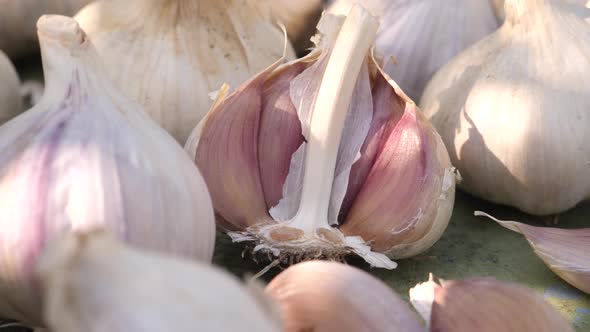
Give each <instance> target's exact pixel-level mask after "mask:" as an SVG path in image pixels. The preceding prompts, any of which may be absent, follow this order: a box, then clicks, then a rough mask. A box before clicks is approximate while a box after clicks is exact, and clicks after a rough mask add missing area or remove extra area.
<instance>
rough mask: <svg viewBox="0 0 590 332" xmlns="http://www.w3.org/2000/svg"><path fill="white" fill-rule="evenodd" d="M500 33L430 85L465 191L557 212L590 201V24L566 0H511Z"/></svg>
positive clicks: (429, 110) (430, 103)
mask: <svg viewBox="0 0 590 332" xmlns="http://www.w3.org/2000/svg"><path fill="white" fill-rule="evenodd" d="M505 8H506V13H507V18H506V21H505V23H504V25H503V26H502V27H501V28H500V29H499V30H498V31H497V32H495V33H494V34H492V35H491V36H489V37H488V38H486V39H484V40H482V41H481V42H479V43H478V44H476V45H474V46H473V47H471V48H469V49H467V50H465V51H464V52H463V53H461V54H460V55H458V56H457V57H456V58H454V59H453V60H452V61H451V62H450V63H448V64H447V65H446V66H444V67H443V68H442V69H441V70H440V71H439V72H438V73H437V74H436V75H435V76H434V78H433V79H432V81H431V82H430V83H429V85H428V87H427V89H426V90H425V92H424V96H423V97H422V100H421V103H420V108H421V109H422V110H423V111H424V113H425V114H426V115H427V116H428V117H429V118H430V119H431V121H432V123H433V124H434V125H435V126H436V128H437V129H438V131H439V133H440V135H441V136H442V138H443V140H444V142H445V145H446V146H447V149H448V150H449V154H450V156H451V160H452V163H453V165H455V166H456V167H457V168H458V169H459V171H460V172H461V175H462V176H463V181H462V182H461V184H460V187H461V188H463V189H464V190H466V191H468V192H470V193H472V194H475V195H477V196H479V197H482V198H485V199H487V200H490V201H492V202H496V203H500V204H507V205H511V206H514V207H517V208H519V209H521V210H522V211H525V212H527V213H530V214H535V215H548V214H554V213H559V212H562V211H565V210H567V209H570V208H572V207H574V206H575V205H576V204H578V203H579V202H580V201H582V200H585V199H587V198H588V197H589V196H590V166H589V165H590V144H588V142H590V130H588V128H589V127H590V111H589V110H590V98H589V96H590V81H589V76H588V75H587V73H588V72H590V62H588V58H589V57H590V25H589V24H588V23H587V22H586V21H585V20H584V17H583V16H580V9H582V10H584V9H583V8H582V7H577V6H572V5H569V4H566V3H565V2H562V1H561V0H510V2H507V3H506V7H505Z"/></svg>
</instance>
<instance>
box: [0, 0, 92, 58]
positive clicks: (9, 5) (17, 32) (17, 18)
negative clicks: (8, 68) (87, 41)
mask: <svg viewBox="0 0 590 332" xmlns="http://www.w3.org/2000/svg"><path fill="white" fill-rule="evenodd" d="M88 3H90V0H16V1H15V0H0V8H2V9H1V10H0V50H2V51H4V52H5V53H6V54H7V55H8V56H9V57H10V58H12V59H16V58H21V57H26V56H28V55H33V54H36V53H38V52H39V43H38V41H37V29H36V28H35V23H36V22H37V20H38V19H39V17H40V16H41V15H43V14H61V15H74V14H75V13H76V12H77V11H78V10H79V9H80V8H82V7H83V6H84V5H86V4H88Z"/></svg>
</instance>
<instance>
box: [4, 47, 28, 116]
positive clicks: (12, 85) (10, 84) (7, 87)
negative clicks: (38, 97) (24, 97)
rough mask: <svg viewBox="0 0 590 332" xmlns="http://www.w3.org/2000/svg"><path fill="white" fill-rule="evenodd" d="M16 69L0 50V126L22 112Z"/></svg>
mask: <svg viewBox="0 0 590 332" xmlns="http://www.w3.org/2000/svg"><path fill="white" fill-rule="evenodd" d="M19 89H20V80H19V78H18V74H17V73H16V69H15V68H14V66H13V65H12V63H11V62H10V59H8V58H7V57H6V55H5V54H4V53H2V51H1V50H0V125H1V124H3V123H4V122H6V121H8V120H10V119H11V118H13V117H14V116H16V115H17V114H19V113H21V112H22V111H23V106H22V102H21V97H20V90H19Z"/></svg>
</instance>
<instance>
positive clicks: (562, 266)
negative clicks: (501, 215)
mask: <svg viewBox="0 0 590 332" xmlns="http://www.w3.org/2000/svg"><path fill="white" fill-rule="evenodd" d="M475 215H476V216H485V217H488V218H490V219H492V220H494V221H496V222H497V223H498V224H500V225H501V226H502V227H505V228H507V229H509V230H511V231H514V232H517V233H520V234H522V235H524V237H525V238H526V239H527V241H528V242H529V244H530V245H531V247H532V248H533V250H534V251H535V253H536V254H537V256H539V257H540V258H541V259H542V260H543V262H545V264H546V265H547V266H548V267H549V268H550V269H551V270H552V271H553V272H555V274H557V275H558V276H559V277H560V278H562V279H563V280H565V281H567V282H568V283H570V284H571V285H572V286H574V287H576V288H577V289H579V290H581V291H583V292H586V293H588V294H590V259H589V258H588V252H590V228H583V229H559V228H552V227H534V226H530V225H527V224H523V223H519V222H516V221H504V220H498V219H496V218H494V217H492V216H490V215H488V214H486V213H483V212H480V211H476V212H475Z"/></svg>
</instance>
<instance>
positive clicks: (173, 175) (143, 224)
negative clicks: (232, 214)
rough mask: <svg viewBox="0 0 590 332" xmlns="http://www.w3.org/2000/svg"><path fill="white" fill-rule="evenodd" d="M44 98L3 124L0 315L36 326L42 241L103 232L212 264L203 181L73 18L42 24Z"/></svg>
mask: <svg viewBox="0 0 590 332" xmlns="http://www.w3.org/2000/svg"><path fill="white" fill-rule="evenodd" d="M38 29H39V39H40V42H41V52H42V56H43V68H44V72H45V79H46V83H47V84H46V90H45V94H44V96H43V98H42V100H41V101H40V102H39V103H38V104H37V105H36V106H35V107H34V108H32V109H30V110H28V111H26V112H25V113H23V114H21V115H19V116H18V117H16V118H14V119H13V120H11V121H9V122H7V123H6V124H4V125H3V126H2V127H0V151H1V153H0V156H2V157H1V158H0V220H1V221H0V316H2V317H6V318H15V319H19V320H22V321H26V322H29V323H36V324H39V323H41V321H40V320H41V317H40V312H39V310H40V304H39V299H38V294H37V292H36V285H35V283H34V278H33V275H32V272H33V268H34V265H35V262H36V260H37V258H38V256H39V255H40V253H41V252H42V251H43V248H44V246H45V244H46V243H47V241H49V240H50V239H51V238H52V237H53V236H55V235H56V234H59V233H62V232H64V231H66V232H67V231H70V230H72V231H78V230H86V229H89V228H93V229H94V228H99V227H104V228H108V229H111V230H112V231H114V232H115V233H116V234H118V235H119V236H120V237H121V238H122V239H124V240H125V241H128V242H130V243H132V244H134V245H137V246H139V247H142V248H148V249H153V250H156V251H160V252H165V253H169V254H174V255H179V256H184V257H187V258H191V259H198V260H203V261H209V260H210V259H211V256H212V252H213V244H214V240H215V227H214V215H213V209H212V205H211V201H210V197H209V194H208V192H207V188H206V185H205V183H204V181H203V179H202V177H201V175H200V173H199V171H198V169H197V168H196V167H194V164H193V163H192V162H191V160H190V158H188V157H187V155H186V153H185V152H184V151H183V150H182V148H181V147H180V146H178V144H177V143H176V142H175V141H174V139H173V138H172V137H170V136H169V135H168V134H167V133H166V132H165V131H164V130H163V129H161V128H160V127H159V126H158V125H157V124H156V123H154V122H153V121H152V120H151V119H150V118H149V116H147V115H146V114H145V112H143V110H142V108H141V107H140V106H139V105H138V104H136V103H135V102H132V101H131V100H130V99H128V98H127V97H125V96H123V95H122V94H121V92H119V90H118V89H117V88H115V87H114V86H113V85H112V84H111V83H110V82H109V81H108V80H106V79H105V78H104V76H103V69H102V66H101V65H100V64H99V61H98V60H97V59H98V57H97V55H96V53H95V51H94V47H93V45H92V44H91V42H90V41H89V40H88V39H87V38H86V36H85V34H84V32H83V31H82V30H80V28H79V27H78V25H77V23H76V22H75V21H74V20H73V19H71V18H68V17H63V16H43V17H41V19H40V20H39V22H38Z"/></svg>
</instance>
